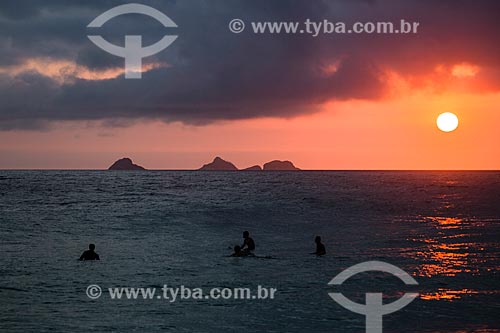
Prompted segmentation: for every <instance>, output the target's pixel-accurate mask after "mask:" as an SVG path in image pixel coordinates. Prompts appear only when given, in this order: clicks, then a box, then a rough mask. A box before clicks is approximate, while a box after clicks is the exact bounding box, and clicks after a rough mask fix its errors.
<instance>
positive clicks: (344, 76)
mask: <svg viewBox="0 0 500 333" xmlns="http://www.w3.org/2000/svg"><path fill="white" fill-rule="evenodd" d="M141 3H144V4H147V5H150V6H152V7H154V8H157V9H158V10H160V11H162V12H164V13H165V14H167V15H168V16H169V17H170V18H172V19H173V20H174V21H175V22H176V23H177V25H178V26H179V28H177V29H171V30H170V29H169V30H166V29H165V28H163V27H162V26H161V25H160V24H159V23H158V22H155V21H154V20H153V19H151V18H148V17H146V16H142V15H126V16H123V17H120V18H115V19H113V20H111V21H109V22H108V23H106V25H105V26H104V27H103V28H102V29H101V30H99V32H98V33H99V34H102V35H103V37H104V38H106V39H108V40H109V41H111V42H112V43H115V44H120V43H123V38H124V37H123V36H124V35H125V34H140V35H142V36H144V37H143V39H144V43H145V44H152V43H154V42H156V41H157V40H158V39H159V38H161V37H162V36H163V35H164V34H165V33H168V34H177V35H179V38H178V39H177V41H175V42H174V43H173V44H172V45H171V46H170V47H168V48H167V49H166V50H164V51H162V52H160V53H158V54H157V55H155V56H152V57H149V58H145V59H144V60H143V61H144V63H145V65H147V69H148V71H147V72H145V73H143V79H141V80H125V79H124V78H123V73H122V71H121V70H122V68H123V59H122V58H119V57H116V56H113V55H110V54H108V53H106V52H104V51H103V50H101V49H99V48H97V47H96V46H95V45H94V44H92V43H91V42H90V41H89V40H88V39H87V37H86V36H87V34H89V33H90V32H93V33H94V32H95V31H91V30H90V29H89V28H86V26H87V24H88V23H89V22H90V21H91V20H92V19H93V18H95V17H96V16H97V15H99V14H100V13H102V12H103V11H105V10H107V9H109V8H112V7H114V6H116V5H118V4H122V1H89V0H81V1H50V2H47V3H45V2H41V1H23V2H18V1H2V2H1V3H0V50H1V51H0V130H6V129H38V128H41V127H43V126H45V125H47V124H48V123H50V122H52V121H58V120H105V121H111V122H112V121H114V120H123V119H125V120H130V121H135V120H142V119H161V120H164V121H182V122H185V123H192V124H205V123H209V122H213V121H217V120H230V119H242V118H254V117H263V116H277V117H290V116H294V115H298V114H306V113H311V112H315V111H316V110H317V109H318V107H319V106H320V105H321V104H322V103H325V102H326V101H330V100H346V99H378V98H382V97H384V96H385V94H386V93H387V91H388V89H389V88H388V86H389V85H390V76H389V75H388V73H395V74H396V75H398V76H400V77H402V78H404V79H405V80H408V82H410V83H411V84H415V85H419V84H420V85H422V84H427V83H428V80H426V79H425V78H429V77H430V78H436V77H439V80H443V82H445V83H446V82H448V81H446V78H444V76H445V75H444V74H443V75H438V74H439V69H440V68H441V69H443V68H444V69H445V71H446V73H449V74H450V76H452V77H455V78H456V79H457V80H474V81H473V83H474V84H473V85H472V84H471V86H475V87H476V88H478V87H479V88H480V91H481V92H486V91H498V90H499V88H500V79H499V73H500V44H499V43H498V32H499V31H500V21H499V20H498V14H497V13H499V12H500V3H499V2H497V1H488V0H484V1H472V0H470V1H459V0H458V1H451V0H450V1H430V0H429V1H405V2H404V3H403V2H401V1H368V0H367V1H306V0H304V1H263V0H258V1H219V0H215V1H199V0H194V1H141ZM233 18H241V19H243V20H244V21H245V22H247V30H246V31H244V32H243V33H241V34H233V33H231V32H230V31H229V30H228V26H227V25H228V22H229V21H230V20H231V19H233ZM307 18H309V19H311V20H315V21H322V20H324V19H328V20H329V21H333V22H338V21H344V22H346V23H354V22H356V21H393V22H399V20H401V19H405V20H407V21H418V22H420V28H419V29H420V30H419V33H418V34H416V35H368V34H363V35H320V36H318V37H312V36H308V35H290V34H288V35H287V34H276V35H271V34H266V35H256V34H253V33H251V32H250V31H248V30H249V25H250V24H249V22H250V21H300V22H302V21H305V20H306V19H307ZM468 64H471V65H468ZM456 66H462V68H461V69H460V72H459V73H469V69H468V67H467V66H471V68H474V70H475V71H476V72H474V75H462V76H460V75H455V74H456V73H457V72H456V68H457V67H456ZM332 68H333V70H332ZM453 71H455V72H453ZM454 73H455V74H454ZM469 76H473V77H472V78H471V77H469ZM447 77H448V76H447ZM438 86H439V85H438ZM441 88H444V89H446V86H445V87H441Z"/></svg>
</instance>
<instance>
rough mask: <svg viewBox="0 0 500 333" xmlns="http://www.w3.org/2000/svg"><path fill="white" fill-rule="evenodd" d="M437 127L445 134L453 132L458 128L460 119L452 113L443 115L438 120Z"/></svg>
mask: <svg viewBox="0 0 500 333" xmlns="http://www.w3.org/2000/svg"><path fill="white" fill-rule="evenodd" d="M436 124H437V127H438V128H439V129H440V130H441V131H443V132H452V131H454V130H456V129H457V127H458V117H457V116H456V115H455V114H453V113H451V112H445V113H441V114H440V115H439V116H438V117H437V120H436Z"/></svg>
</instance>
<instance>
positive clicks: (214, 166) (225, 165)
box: [198, 156, 238, 171]
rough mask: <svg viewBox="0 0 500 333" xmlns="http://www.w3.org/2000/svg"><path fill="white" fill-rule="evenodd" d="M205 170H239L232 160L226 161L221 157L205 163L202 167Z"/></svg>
mask: <svg viewBox="0 0 500 333" xmlns="http://www.w3.org/2000/svg"><path fill="white" fill-rule="evenodd" d="M198 170H203V171H237V170H238V168H237V167H236V166H235V165H234V164H233V163H231V162H228V161H225V160H223V159H222V158H220V157H218V156H217V157H216V158H214V160H213V161H212V162H211V163H208V164H205V165H203V166H202V167H201V168H200V169H198Z"/></svg>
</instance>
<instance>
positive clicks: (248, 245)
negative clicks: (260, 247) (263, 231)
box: [241, 231, 255, 254]
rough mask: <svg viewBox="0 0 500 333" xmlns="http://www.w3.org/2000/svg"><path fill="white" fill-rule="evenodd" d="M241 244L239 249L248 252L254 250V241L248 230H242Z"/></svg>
mask: <svg viewBox="0 0 500 333" xmlns="http://www.w3.org/2000/svg"><path fill="white" fill-rule="evenodd" d="M243 239H244V241H243V245H242V246H241V251H242V252H246V253H247V254H248V253H252V251H253V250H255V242H254V241H253V239H252V237H250V233H249V232H248V231H244V232H243Z"/></svg>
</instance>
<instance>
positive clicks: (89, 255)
mask: <svg viewBox="0 0 500 333" xmlns="http://www.w3.org/2000/svg"><path fill="white" fill-rule="evenodd" d="M94 250H95V245H94V244H89V249H88V250H87V251H85V252H83V253H82V255H81V256H80V259H78V260H100V259H99V255H98V254H97V253H95V252H94Z"/></svg>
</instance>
